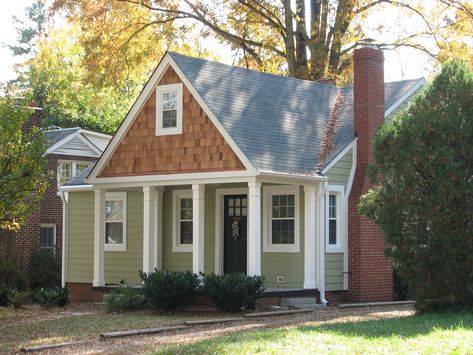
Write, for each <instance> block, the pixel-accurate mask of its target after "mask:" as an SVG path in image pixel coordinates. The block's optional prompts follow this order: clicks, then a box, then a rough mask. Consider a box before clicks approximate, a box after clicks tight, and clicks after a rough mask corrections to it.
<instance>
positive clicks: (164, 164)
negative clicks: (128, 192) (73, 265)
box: [99, 66, 245, 177]
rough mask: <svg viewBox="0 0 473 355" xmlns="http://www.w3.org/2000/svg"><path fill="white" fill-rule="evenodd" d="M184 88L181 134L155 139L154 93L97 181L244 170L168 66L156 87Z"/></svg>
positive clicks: (226, 143) (223, 139)
mask: <svg viewBox="0 0 473 355" xmlns="http://www.w3.org/2000/svg"><path fill="white" fill-rule="evenodd" d="M178 83H182V84H183V87H184V89H183V115H182V116H183V122H182V134H176V135H167V136H156V89H154V90H153V92H152V94H151V95H150V96H149V98H148V99H147V101H146V102H145V104H144V105H143V107H142V108H141V111H140V112H139V113H138V115H137V116H136V118H135V119H134V121H133V122H132V124H131V125H130V127H129V129H128V131H127V132H126V133H125V135H124V136H123V138H122V140H121V141H120V142H119V144H118V146H117V148H116V149H115V151H114V152H113V154H112V156H111V157H110V159H109V160H108V161H107V163H106V164H105V167H104V168H103V170H102V172H101V173H100V175H99V177H115V176H134V175H155V174H176V173H194V172H214V171H215V172H217V171H233V170H245V166H244V165H243V163H242V162H241V160H240V159H239V158H238V156H237V155H236V154H235V152H234V151H233V150H232V149H231V147H230V146H229V144H228V142H227V141H226V140H225V138H224V137H223V136H222V135H221V134H220V132H219V131H218V129H217V128H216V127H215V125H214V124H213V123H212V122H211V120H210V119H209V117H208V116H207V114H206V113H205V111H204V110H203V108H202V107H201V106H200V105H199V103H198V102H197V100H196V99H195V98H194V97H193V95H192V94H191V92H190V91H189V89H188V88H187V87H186V85H185V84H184V83H183V81H182V80H181V79H180V78H179V76H178V75H177V73H176V72H175V71H174V70H173V69H172V68H171V67H170V66H169V67H168V68H167V69H166V71H165V73H164V75H163V76H162V78H161V80H160V81H159V83H158V86H159V85H168V84H178Z"/></svg>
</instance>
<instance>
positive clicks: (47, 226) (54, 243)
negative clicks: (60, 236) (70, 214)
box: [39, 223, 57, 254]
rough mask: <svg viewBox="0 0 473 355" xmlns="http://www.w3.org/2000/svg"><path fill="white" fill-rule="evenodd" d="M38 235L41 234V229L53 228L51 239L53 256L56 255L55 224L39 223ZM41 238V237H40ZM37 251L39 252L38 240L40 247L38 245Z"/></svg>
mask: <svg viewBox="0 0 473 355" xmlns="http://www.w3.org/2000/svg"><path fill="white" fill-rule="evenodd" d="M39 227H40V233H41V228H51V227H52V228H53V229H54V231H53V233H54V238H53V254H56V243H57V226H56V225H55V224H52V223H41V224H40V226H39ZM40 238H41V236H40ZM39 249H40V250H41V249H42V248H41V240H40V245H39Z"/></svg>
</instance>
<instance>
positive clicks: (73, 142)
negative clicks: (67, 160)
mask: <svg viewBox="0 0 473 355" xmlns="http://www.w3.org/2000/svg"><path fill="white" fill-rule="evenodd" d="M100 152H101V151H100V150H99V149H98V148H97V147H94V146H93V144H92V143H90V142H87V143H86V138H81V137H80V135H75V136H74V137H72V138H71V139H69V140H67V141H66V142H64V143H62V144H60V145H59V146H56V147H54V149H53V150H51V151H49V152H48V153H49V154H60V155H73V156H81V157H98V156H100Z"/></svg>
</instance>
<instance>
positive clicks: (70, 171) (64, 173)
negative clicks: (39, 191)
mask: <svg viewBox="0 0 473 355" xmlns="http://www.w3.org/2000/svg"><path fill="white" fill-rule="evenodd" d="M90 164H92V163H90V162H78V161H59V164H58V169H57V183H58V187H59V186H62V185H64V184H65V183H66V182H68V181H69V180H71V179H72V178H73V177H74V176H76V175H79V174H80V173H81V172H83V171H84V170H85V169H87V168H88V167H89V166H90Z"/></svg>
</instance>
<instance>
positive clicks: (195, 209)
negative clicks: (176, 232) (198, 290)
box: [192, 184, 205, 275]
mask: <svg viewBox="0 0 473 355" xmlns="http://www.w3.org/2000/svg"><path fill="white" fill-rule="evenodd" d="M192 231H193V232H192V233H193V235H192V242H193V243H192V272H193V273H194V274H198V275H199V274H200V273H201V272H202V273H203V272H204V265H205V185H203V184H193V185H192Z"/></svg>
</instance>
